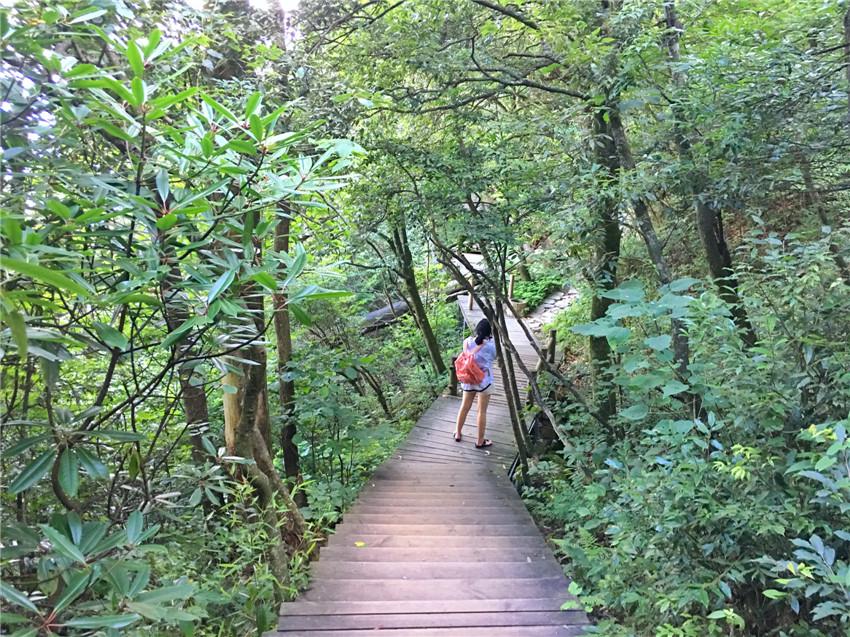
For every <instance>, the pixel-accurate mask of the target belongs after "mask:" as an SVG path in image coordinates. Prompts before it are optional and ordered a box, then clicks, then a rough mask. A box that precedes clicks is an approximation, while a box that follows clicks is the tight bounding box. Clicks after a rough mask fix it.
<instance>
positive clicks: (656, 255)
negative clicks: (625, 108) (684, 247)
mask: <svg viewBox="0 0 850 637" xmlns="http://www.w3.org/2000/svg"><path fill="white" fill-rule="evenodd" d="M608 113H609V118H608V126H609V128H610V131H611V137H612V139H613V140H614V143H615V144H616V146H617V149H618V152H619V155H620V163H621V167H622V168H623V169H625V170H633V169H634V168H635V161H634V157H633V156H632V149H631V144H629V139H628V136H627V135H626V129H625V127H624V126H623V121H622V118H621V117H620V111H619V106H618V105H614V106H612V107H611V108H610V110H609V111H608ZM632 209H633V210H634V213H635V219H636V220H637V224H638V229H639V230H640V234H641V236H642V237H643V241H644V243H645V244H646V251H647V253H648V254H649V259H650V261H652V264H653V265H654V266H655V271H656V272H657V273H658V280H659V281H660V282H661V284H662V285H669V284H670V283H671V281H672V280H673V275H672V273H671V271H670V266H669V265H668V264H667V260H666V259H665V258H664V251H663V248H662V246H661V241H659V240H658V233H657V232H656V231H655V224H654V223H653V222H652V217H651V216H650V214H649V206H648V205H647V203H646V201H645V200H644V199H643V198H642V197H637V198H636V199H635V200H634V201H633V202H632ZM671 328H672V330H671V331H672V338H673V356H674V359H675V360H676V367H677V371H678V373H679V375H680V376H681V377H683V378H684V377H686V375H687V372H688V364H689V358H690V344H689V342H688V336H687V333H686V332H685V325H684V323H683V322H682V321H681V320H679V319H672V320H671Z"/></svg>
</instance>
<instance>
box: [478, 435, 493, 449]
mask: <svg viewBox="0 0 850 637" xmlns="http://www.w3.org/2000/svg"><path fill="white" fill-rule="evenodd" d="M492 446H493V441H492V440H487V439H486V438H485V439H484V442H482V443H481V444H480V445H479V444H478V443H477V442H476V443H475V448H476V449H483V448H484V447H492Z"/></svg>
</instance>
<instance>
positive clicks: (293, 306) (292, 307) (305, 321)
mask: <svg viewBox="0 0 850 637" xmlns="http://www.w3.org/2000/svg"><path fill="white" fill-rule="evenodd" d="M286 307H287V308H289V311H290V312H292V316H294V317H295V319H296V320H297V321H298V322H299V323H301V325H304V326H306V327H310V326H311V325H312V324H313V319H312V318H311V317H310V315H309V314H308V313H307V312H305V311H304V308H302V307H301V306H300V305H298V304H297V303H289V304H287V306H286Z"/></svg>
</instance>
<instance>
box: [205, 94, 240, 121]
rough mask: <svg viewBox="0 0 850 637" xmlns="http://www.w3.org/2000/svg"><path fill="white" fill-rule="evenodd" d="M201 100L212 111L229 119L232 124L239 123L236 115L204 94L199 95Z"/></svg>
mask: <svg viewBox="0 0 850 637" xmlns="http://www.w3.org/2000/svg"><path fill="white" fill-rule="evenodd" d="M201 99H202V100H204V102H206V103H207V104H209V105H210V106H211V107H212V108H213V110H215V111H216V112H217V113H218V114H219V115H224V117H226V118H227V119H229V120H230V121H231V122H232V123H234V124H238V123H239V119H238V118H237V117H236V115H234V114H233V111H231V110H230V109H229V108H227V107H226V106H224V105H223V104H221V103H219V102H217V101H216V100H215V99H213V98H212V97H210V96H209V95H207V94H206V93H201Z"/></svg>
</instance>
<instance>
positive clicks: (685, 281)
mask: <svg viewBox="0 0 850 637" xmlns="http://www.w3.org/2000/svg"><path fill="white" fill-rule="evenodd" d="M699 282H700V280H699V279H692V278H691V277H683V278H681V279H676V280H675V281H671V282H670V285H669V288H670V291H671V292H684V291H685V290H687V289H689V288H691V287H693V286H695V285H696V284H697V283H699Z"/></svg>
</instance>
